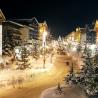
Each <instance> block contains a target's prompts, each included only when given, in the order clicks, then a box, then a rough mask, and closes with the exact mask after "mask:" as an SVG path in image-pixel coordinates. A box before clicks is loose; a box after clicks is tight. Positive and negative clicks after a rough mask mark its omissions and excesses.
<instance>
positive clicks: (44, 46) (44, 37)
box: [43, 31, 47, 68]
mask: <svg viewBox="0 0 98 98" xmlns="http://www.w3.org/2000/svg"><path fill="white" fill-rule="evenodd" d="M46 37H47V32H46V31H44V32H43V52H44V53H43V68H45V63H46V57H45V49H46Z"/></svg>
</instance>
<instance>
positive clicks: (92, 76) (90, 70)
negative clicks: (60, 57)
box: [65, 52, 98, 98]
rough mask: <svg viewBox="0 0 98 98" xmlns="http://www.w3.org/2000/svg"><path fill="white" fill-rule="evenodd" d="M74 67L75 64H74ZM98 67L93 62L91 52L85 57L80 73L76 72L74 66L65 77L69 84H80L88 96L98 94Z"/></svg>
mask: <svg viewBox="0 0 98 98" xmlns="http://www.w3.org/2000/svg"><path fill="white" fill-rule="evenodd" d="M72 67H73V66H72ZM97 74H98V67H97V66H96V64H95V63H94V62H93V59H92V58H91V56H90V53H89V52H86V55H85V57H84V65H82V69H81V70H80V72H79V73H75V72H74V70H73V68H71V72H69V74H68V76H67V77H66V78H65V81H66V83H67V84H70V85H75V86H79V87H80V88H82V89H83V91H84V92H85V93H86V95H87V96H88V97H91V96H95V95H97V94H98V77H97ZM96 98H97V97H96Z"/></svg>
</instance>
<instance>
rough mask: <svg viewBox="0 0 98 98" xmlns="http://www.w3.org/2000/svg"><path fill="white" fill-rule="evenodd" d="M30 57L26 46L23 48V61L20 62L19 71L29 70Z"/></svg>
mask: <svg viewBox="0 0 98 98" xmlns="http://www.w3.org/2000/svg"><path fill="white" fill-rule="evenodd" d="M28 56H29V51H28V50H27V49H26V47H25V46H23V47H22V50H21V60H19V61H18V68H17V69H21V70H24V69H26V68H29V65H30V64H29V63H28V61H29V59H28Z"/></svg>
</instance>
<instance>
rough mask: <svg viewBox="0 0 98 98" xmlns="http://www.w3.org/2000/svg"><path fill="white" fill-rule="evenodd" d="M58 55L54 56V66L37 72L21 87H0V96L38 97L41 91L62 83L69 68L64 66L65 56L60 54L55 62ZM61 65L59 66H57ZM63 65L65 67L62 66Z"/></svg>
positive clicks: (3, 97)
mask: <svg viewBox="0 0 98 98" xmlns="http://www.w3.org/2000/svg"><path fill="white" fill-rule="evenodd" d="M58 58H59V56H56V57H55V59H54V60H55V61H54V66H55V67H54V68H53V69H51V70H50V72H44V73H42V74H39V75H38V76H37V78H35V79H34V80H33V81H30V82H26V83H24V84H23V87H22V88H19V87H18V85H16V88H12V87H11V88H2V89H0V98H39V96H40V94H41V92H42V91H43V90H45V89H47V88H50V87H52V86H56V85H57V84H58V83H59V82H60V83H64V82H63V81H62V80H64V77H65V75H66V73H67V71H68V69H69V66H66V63H65V59H66V58H67V57H65V56H63V55H62V56H60V58H62V59H59V60H60V62H59V63H57V62H58V61H59V60H58ZM60 65H61V66H62V67H59V66H60ZM64 67H65V68H64Z"/></svg>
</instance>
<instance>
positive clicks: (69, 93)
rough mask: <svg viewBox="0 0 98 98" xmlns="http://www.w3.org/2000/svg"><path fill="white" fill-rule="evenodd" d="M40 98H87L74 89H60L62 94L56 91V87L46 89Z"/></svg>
mask: <svg viewBox="0 0 98 98" xmlns="http://www.w3.org/2000/svg"><path fill="white" fill-rule="evenodd" d="M40 98H87V97H86V96H85V94H84V93H83V92H82V91H81V90H80V89H79V88H76V87H72V88H71V87H65V88H62V92H59V91H58V90H57V87H52V88H48V89H47V90H45V91H43V92H42V94H41V97H40Z"/></svg>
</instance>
